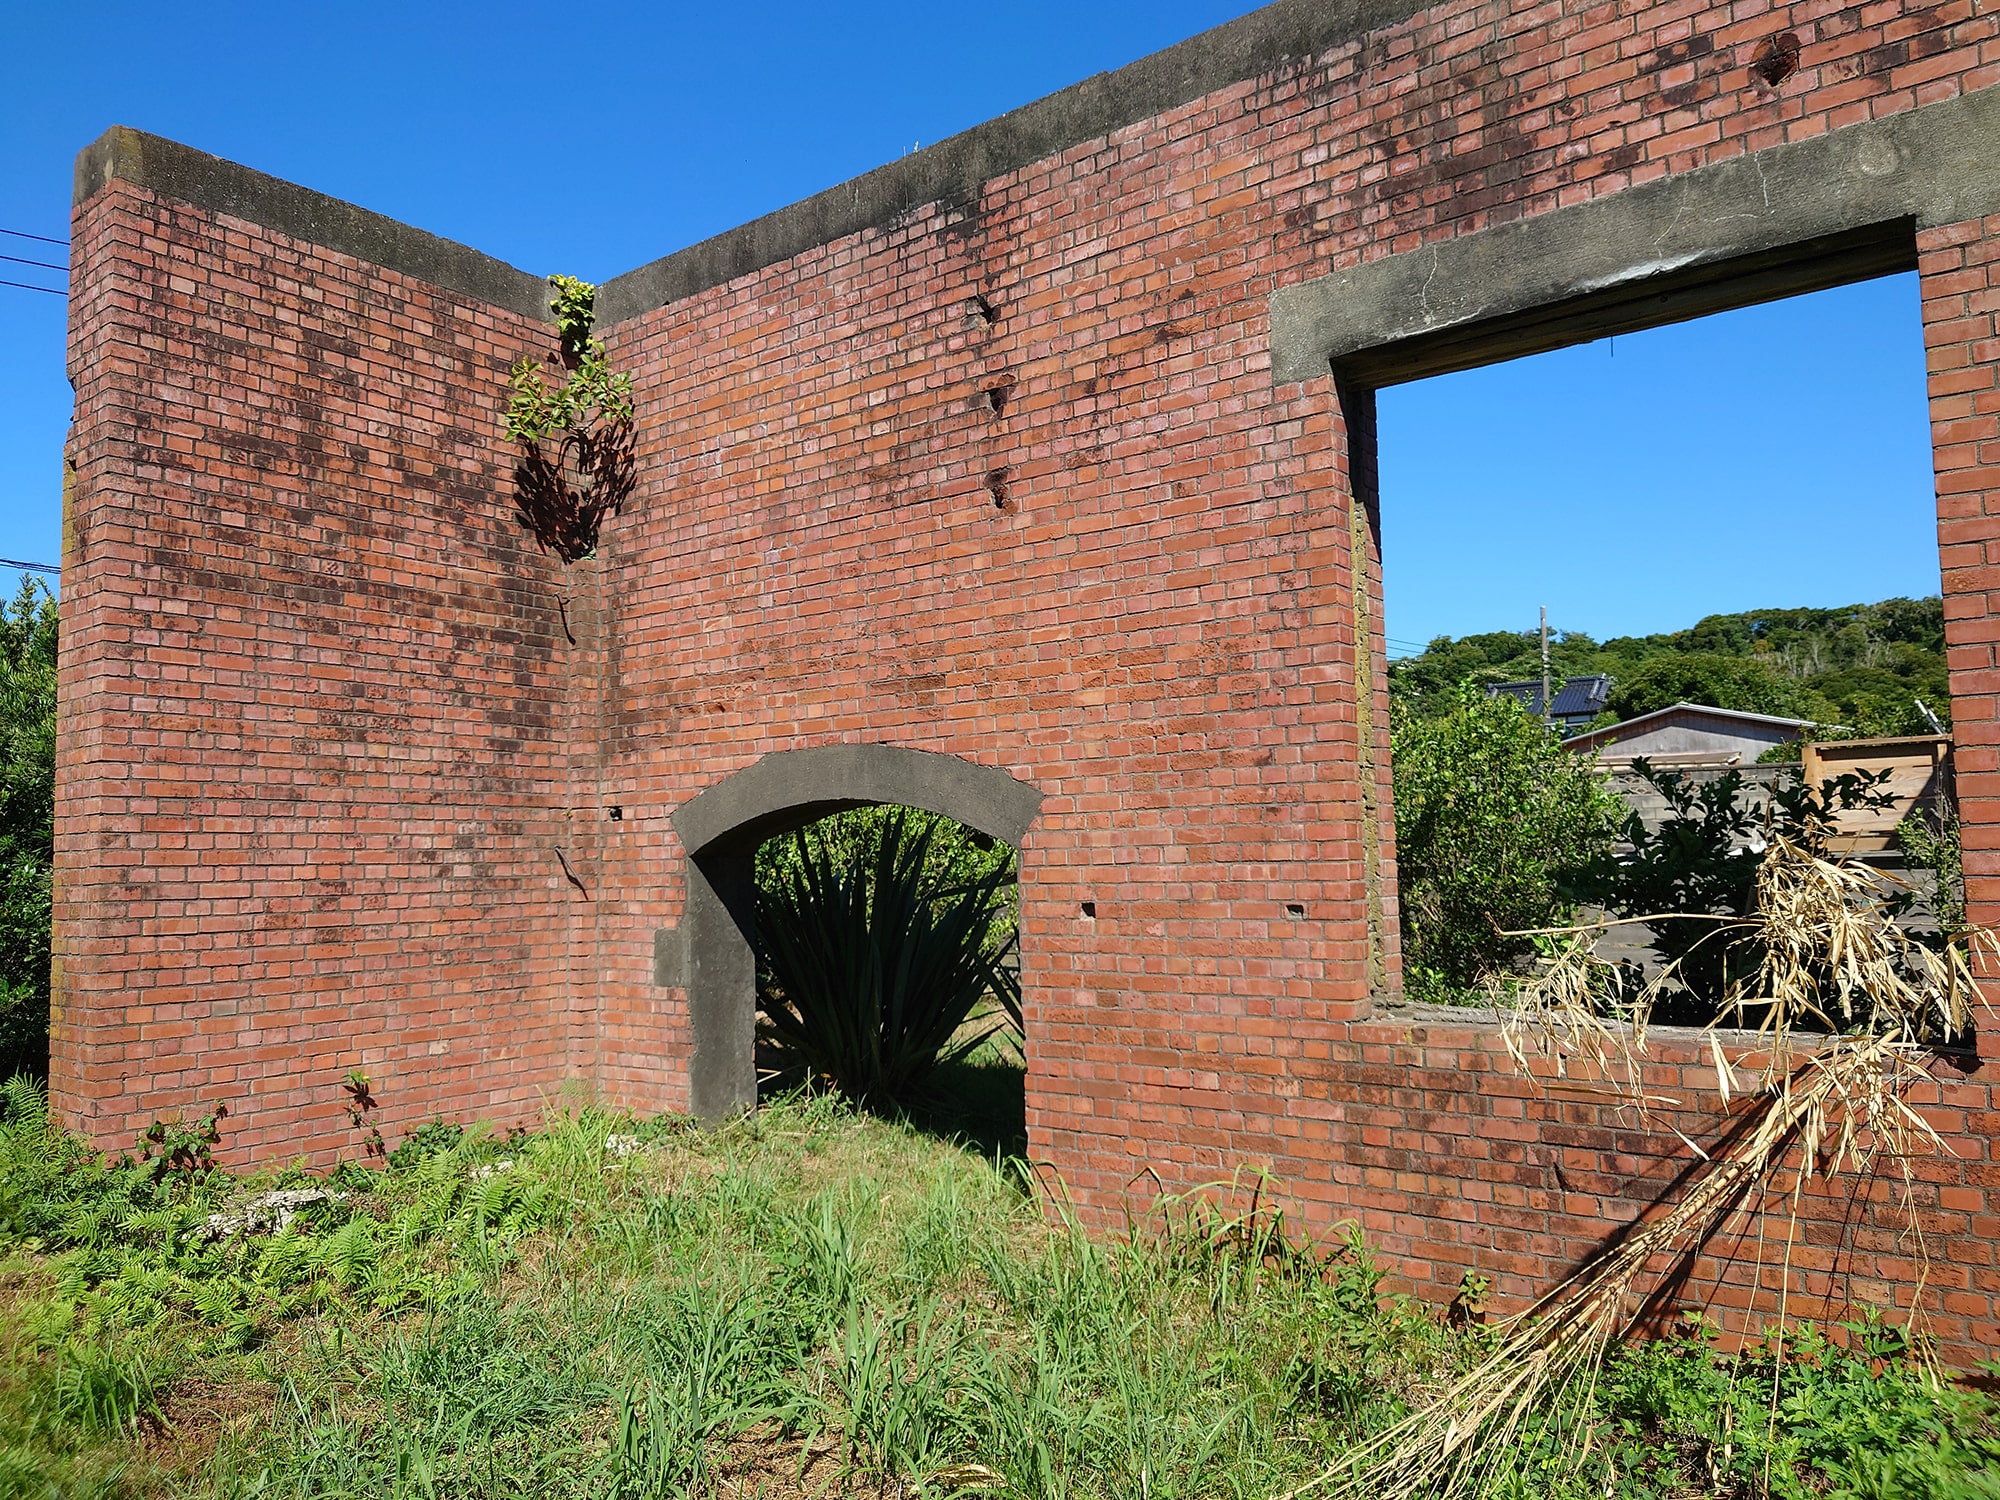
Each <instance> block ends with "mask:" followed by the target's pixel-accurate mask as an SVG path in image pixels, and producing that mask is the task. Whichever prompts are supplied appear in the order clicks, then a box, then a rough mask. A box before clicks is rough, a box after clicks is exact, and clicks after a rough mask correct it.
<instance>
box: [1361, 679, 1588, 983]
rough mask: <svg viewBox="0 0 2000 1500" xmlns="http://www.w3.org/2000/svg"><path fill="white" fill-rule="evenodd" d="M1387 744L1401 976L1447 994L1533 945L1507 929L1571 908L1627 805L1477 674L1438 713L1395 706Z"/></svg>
mask: <svg viewBox="0 0 2000 1500" xmlns="http://www.w3.org/2000/svg"><path fill="white" fill-rule="evenodd" d="M1394 757H1395V759H1394V765H1395V802H1396V870H1397V881H1398V890H1399V893H1400V896H1401V904H1402V929H1403V972H1404V975H1405V981H1406V983H1407V984H1408V985H1409V987H1410V989H1411V991H1412V993H1413V994H1416V995H1419V996H1421V997H1423V998H1426V999H1449V998H1452V997H1454V996H1456V995H1459V994H1462V993H1463V992H1464V991H1466V990H1467V989H1469V988H1471V987H1473V986H1475V985H1477V984H1479V983H1480V982H1481V981H1482V980H1484V979H1486V978H1487V977H1489V976H1491V975H1492V974H1494V973H1496V972H1500V971H1504V970H1505V969H1507V968H1508V967H1509V966H1510V965H1511V964H1513V963H1514V962H1515V961H1516V960H1518V959H1520V958H1522V957H1524V956H1525V955H1527V954H1528V953H1529V952H1530V951H1532V944H1531V942H1530V941H1529V940H1528V939H1526V938H1519V937H1509V936H1507V935H1506V932H1507V931H1508V930H1520V929H1524V928H1535V927H1549V926H1554V925H1557V924H1559V923H1561V922H1562V921H1564V920H1566V919H1567V917H1568V914H1569V912H1570V910H1571V907H1572V901H1571V897H1570V884H1571V882H1572V881H1573V880H1574V879H1575V878H1576V877H1577V876H1578V875H1579V873H1580V872H1581V871H1582V870H1584V869H1585V868H1586V867H1587V866H1589V865H1590V864H1591V863H1592V862H1593V861H1594V860H1596V859H1597V858H1598V857H1600V856H1601V855H1603V854H1605V853H1606V852H1608V851H1609V849H1610V847H1611V835H1612V828H1613V826H1614V821H1615V819H1616V817H1617V815H1618V814H1619V813H1620V811H1621V809H1620V807H1619V804H1618V802H1617V799H1616V798H1614V797H1613V796H1612V795H1611V794H1610V792H1609V791H1607V790H1606V789H1605V788H1604V787H1603V785H1602V784H1601V783H1600V782H1599V780H1598V776H1597V773H1596V771H1595V770H1594V768H1593V767H1592V766H1591V765H1590V764H1589V763H1588V762H1586V761H1583V760H1579V759H1578V758H1577V757H1576V756H1574V755H1572V754H1571V753H1570V752H1568V751H1566V750H1564V749H1563V748H1562V746H1561V744H1560V743H1559V742H1558V741H1557V739H1556V737H1555V735H1554V734H1553V733H1551V732H1550V730H1549V729H1548V728H1547V727H1546V726H1545V725H1543V724H1541V723H1540V722H1538V721H1537V720H1534V719H1531V718H1529V717H1528V715H1527V714H1526V712H1525V711H1523V709H1522V707H1521V705H1520V704H1519V703H1518V702H1517V701H1516V700H1514V699H1513V698H1508V697H1500V698H1488V697H1487V696H1486V695H1485V694H1484V693H1482V692H1480V691H1479V689H1478V688H1476V687H1470V686H1467V687H1463V688H1461V689H1459V691H1458V693H1457V696H1456V697H1455V699H1454V700H1453V702H1452V704H1451V706H1450V708H1449V710H1448V711H1447V712H1445V713H1444V714H1442V715H1441V716H1439V717H1436V718H1424V717H1419V716H1417V715H1414V714H1407V713H1404V714H1398V716H1397V718H1396V721H1395V725H1394Z"/></svg>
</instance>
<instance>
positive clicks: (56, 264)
mask: <svg viewBox="0 0 2000 1500" xmlns="http://www.w3.org/2000/svg"><path fill="white" fill-rule="evenodd" d="M0 260H5V261H11V262H13V264H15V265H17V266H40V267H41V268H42V269H43V270H44V271H67V270H68V269H69V267H68V266H66V265H64V264H63V263H62V262H61V261H59V260H28V259H26V258H24V257H22V256H19V255H0Z"/></svg>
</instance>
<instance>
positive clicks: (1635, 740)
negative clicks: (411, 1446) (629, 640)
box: [1557, 698, 1813, 766]
mask: <svg viewBox="0 0 2000 1500" xmlns="http://www.w3.org/2000/svg"><path fill="white" fill-rule="evenodd" d="M1557 701H1558V702H1560V701H1561V700H1560V698H1559V699H1558V700H1557ZM1812 728H1813V726H1812V724H1811V722H1810V721H1808V720H1806V719H1780V718H1776V717H1773V716H1772V715H1770V714H1746V713H1739V712H1737V711H1736V710H1735V709H1733V708H1710V707H1708V705H1706V704H1703V703H1676V704H1674V705H1673V706H1672V707H1671V708H1656V709H1654V710H1653V712H1651V713H1649V714H1640V715H1639V717H1638V718H1636V719H1627V720H1625V721H1624V722H1623V723H1620V724H1608V725H1606V726H1605V727H1604V728H1602V729H1593V730H1590V731H1588V732H1587V733H1584V734H1579V735H1576V736H1574V737H1573V738H1571V739H1567V740H1564V741H1563V744H1564V746H1565V747H1566V748H1568V749H1571V750H1576V751H1579V752H1581V753H1583V754H1586V755H1595V756H1596V757H1597V758H1598V759H1599V760H1601V761H1604V762H1606V763H1607V764H1616V763H1619V762H1630V761H1632V760H1634V759H1636V758H1637V757H1639V756H1641V755H1643V756H1645V757H1646V758H1647V759H1648V760H1651V761H1654V762H1656V763H1658V764H1660V765H1668V766H1675V765H1678V766H1748V765H1754V764H1756V761H1757V758H1758V757H1759V756H1760V755H1762V754H1763V753H1764V752H1765V751H1766V750H1769V749H1770V748H1771V747H1772V746H1773V745H1789V744H1791V743H1792V742H1793V741H1795V740H1803V739H1804V738H1805V737H1806V736H1807V734H1809V733H1810V732H1811V731H1812Z"/></svg>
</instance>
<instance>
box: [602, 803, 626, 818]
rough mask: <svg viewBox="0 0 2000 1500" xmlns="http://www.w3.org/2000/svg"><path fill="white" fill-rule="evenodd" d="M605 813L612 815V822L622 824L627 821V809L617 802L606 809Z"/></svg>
mask: <svg viewBox="0 0 2000 1500" xmlns="http://www.w3.org/2000/svg"><path fill="white" fill-rule="evenodd" d="M605 811H607V812H608V813H610V814H611V821H612V822H614V823H622V822H624V821H625V809H624V808H622V807H620V806H619V805H618V804H617V803H615V802H614V803H612V804H611V806H610V807H608V808H606V809H605Z"/></svg>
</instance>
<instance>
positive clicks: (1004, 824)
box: [673, 745, 1042, 854]
mask: <svg viewBox="0 0 2000 1500" xmlns="http://www.w3.org/2000/svg"><path fill="white" fill-rule="evenodd" d="M872 803H890V804H894V805H896V806H901V807H917V808H922V809H923V810H924V811H926V812H934V813H942V814H943V815H944V816H946V817H948V818H955V819H957V820H958V821H959V822H961V823H963V824H965V825H966V826H967V827H968V828H976V829H978V830H979V831H980V832H981V833H984V834H989V835H991V836H992V837H994V838H997V839H1004V840H1005V841H1006V842H1007V843H1010V844H1012V845H1014V846H1015V847H1016V848H1019V847H1020V843H1021V840H1022V838H1024V837H1025V836H1026V834H1027V832H1028V828H1029V825H1030V824H1032V823H1033V822H1034V821H1035V817H1036V815H1037V814H1039V813H1040V812H1041V809H1042V794H1041V793H1040V792H1039V791H1037V790H1036V789H1035V788H1034V787H1033V786H1030V785H1029V784H1028V783H1027V782H1025V781H1018V780H1016V779H1015V778H1014V777H1012V776H1010V775H1008V774H1007V772H1005V771H1001V770H996V769H994V768H992V767H990V766H980V765H974V764H973V763H972V762H971V761H969V760H960V759H959V758H958V757H957V756H955V755H938V754H935V753H933V752H931V751H927V750H904V749H901V748H898V747H897V746H894V745H822V746H819V747H817V748H815V749H810V750H777V751H773V752H772V753H771V754H769V755H766V756H765V757H764V758H763V759H761V760H759V761H756V762H754V763H753V764H751V765H748V766H746V767H744V768H743V769H742V770H741V771H738V772H737V773H736V774H735V775H733V776H727V777H724V778H723V779H722V780H721V781H719V782H717V783H716V784H715V785H714V786H712V787H710V788H709V789H708V790H707V791H705V792H702V793H701V794H700V795H698V796H696V797H694V798H692V799H690V800H689V801H687V802H685V803H683V804H681V806H680V807H679V808H678V809H677V810H676V811H675V812H674V815H673V821H674V831H675V832H676V833H678V834H679V835H680V838H681V843H682V844H683V845H684V846H685V847H686V849H687V850H688V852H689V853H690V854H701V853H702V852H703V851H705V850H708V849H710V848H711V847H712V846H715V845H718V844H720V843H722V842H724V841H725V840H726V841H728V842H729V843H731V844H733V845H741V846H744V847H754V846H755V844H756V843H757V842H759V841H761V840H762V839H764V838H768V837H770V836H771V835H773V834H777V833H782V832H784V831H785V830H786V828H788V827H798V826H800V825H801V824H803V823H805V822H809V821H811V820H812V819H813V818H814V817H817V816H820V815H822V814H823V813H826V812H832V811H836V810H838V809H840V808H843V807H862V806H867V805H869V804H872Z"/></svg>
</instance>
